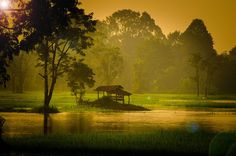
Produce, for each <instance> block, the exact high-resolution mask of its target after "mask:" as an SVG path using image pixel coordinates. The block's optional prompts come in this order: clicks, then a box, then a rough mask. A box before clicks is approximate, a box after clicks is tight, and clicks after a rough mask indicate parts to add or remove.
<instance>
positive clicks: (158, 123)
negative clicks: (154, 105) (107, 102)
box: [0, 109, 236, 136]
mask: <svg viewBox="0 0 236 156" xmlns="http://www.w3.org/2000/svg"><path fill="white" fill-rule="evenodd" d="M0 115H1V116H3V117H4V118H5V119H6V123H5V125H4V127H3V130H4V135H5V136H22V135H35V134H36V135H37V134H42V133H43V115H42V114H34V113H0ZM49 122H50V127H49V131H50V133H89V132H98V133H99V132H145V131H154V130H160V129H184V130H186V131H189V132H192V133H194V132H197V131H210V132H222V131H232V130H234V131H236V124H235V123H236V113H235V112H229V111H222V109H221V111H189V110H153V111H146V112H145V111H144V112H85V113H58V114H52V115H50V118H49Z"/></svg>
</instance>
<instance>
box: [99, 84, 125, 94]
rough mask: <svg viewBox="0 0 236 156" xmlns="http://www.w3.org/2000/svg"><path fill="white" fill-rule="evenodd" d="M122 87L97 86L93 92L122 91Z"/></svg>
mask: <svg viewBox="0 0 236 156" xmlns="http://www.w3.org/2000/svg"><path fill="white" fill-rule="evenodd" d="M122 89H123V87H122V86H121V85H111V86H99V87H97V88H96V89H95V91H104V92H110V91H114V90H122Z"/></svg>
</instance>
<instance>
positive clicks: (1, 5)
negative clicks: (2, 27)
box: [0, 0, 9, 9]
mask: <svg viewBox="0 0 236 156" xmlns="http://www.w3.org/2000/svg"><path fill="white" fill-rule="evenodd" d="M8 7H9V1H8V0H1V1H0V8H1V9H7V8H8Z"/></svg>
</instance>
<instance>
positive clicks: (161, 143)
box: [4, 130, 214, 155]
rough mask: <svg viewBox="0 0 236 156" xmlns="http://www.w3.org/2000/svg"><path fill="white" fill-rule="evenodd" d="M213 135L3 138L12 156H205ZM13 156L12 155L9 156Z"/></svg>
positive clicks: (169, 133) (159, 133)
mask: <svg viewBox="0 0 236 156" xmlns="http://www.w3.org/2000/svg"><path fill="white" fill-rule="evenodd" d="M213 137H214V134H212V133H211V134H210V133H204V132H197V133H188V132H186V131H181V130H175V131H174V130H172V131H171V130H159V131H155V132H146V133H97V134H96V133H90V134H76V135H72V134H69V135H55V134H54V135H48V136H32V137H15V138H4V142H5V143H6V144H7V145H8V147H9V148H8V149H9V150H10V151H11V152H12V151H15V153H47V154H48V153H50V154H54V155H57V154H58V153H59V154H62V153H65V154H68V153H80V154H85V153H90V152H91V153H96V154H101V155H103V154H105V155H106V154H109V155H114V154H121V155H123V154H128V155H147V154H155V155H158V154H160V155H163V154H164V155H208V149H209V144H210V142H211V140H212V138H213ZM13 153H14V152H13Z"/></svg>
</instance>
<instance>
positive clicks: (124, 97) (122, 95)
mask: <svg viewBox="0 0 236 156" xmlns="http://www.w3.org/2000/svg"><path fill="white" fill-rule="evenodd" d="M122 98H123V104H125V96H124V95H122Z"/></svg>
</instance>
